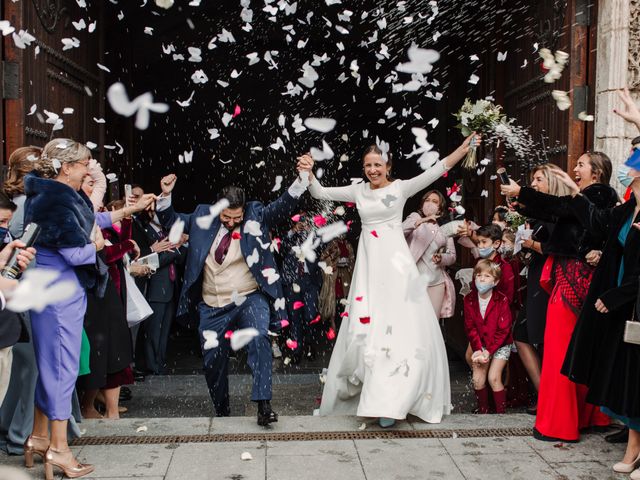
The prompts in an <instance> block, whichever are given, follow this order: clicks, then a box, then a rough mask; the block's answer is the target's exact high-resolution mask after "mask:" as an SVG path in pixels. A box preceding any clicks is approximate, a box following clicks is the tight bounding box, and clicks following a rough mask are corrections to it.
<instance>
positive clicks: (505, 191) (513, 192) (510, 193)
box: [500, 178, 520, 198]
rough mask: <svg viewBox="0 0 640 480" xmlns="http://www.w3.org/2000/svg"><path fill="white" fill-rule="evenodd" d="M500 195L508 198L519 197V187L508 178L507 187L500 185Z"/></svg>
mask: <svg viewBox="0 0 640 480" xmlns="http://www.w3.org/2000/svg"><path fill="white" fill-rule="evenodd" d="M500 193H501V194H502V195H505V196H507V197H509V198H515V197H517V196H518V195H520V185H518V183H517V182H515V181H514V180H513V179H512V178H510V179H509V185H500Z"/></svg>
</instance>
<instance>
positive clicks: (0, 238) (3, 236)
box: [0, 227, 9, 244]
mask: <svg viewBox="0 0 640 480" xmlns="http://www.w3.org/2000/svg"><path fill="white" fill-rule="evenodd" d="M7 233H9V229H8V228H5V227H0V244H2V243H6V241H7Z"/></svg>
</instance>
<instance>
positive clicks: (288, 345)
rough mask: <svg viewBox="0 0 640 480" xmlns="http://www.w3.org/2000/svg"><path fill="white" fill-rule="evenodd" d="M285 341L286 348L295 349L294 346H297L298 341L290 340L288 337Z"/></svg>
mask: <svg viewBox="0 0 640 480" xmlns="http://www.w3.org/2000/svg"><path fill="white" fill-rule="evenodd" d="M285 343H286V344H287V348H289V349H291V350H295V349H296V348H298V342H296V341H295V340H291V339H290V338H287V341H286V342H285Z"/></svg>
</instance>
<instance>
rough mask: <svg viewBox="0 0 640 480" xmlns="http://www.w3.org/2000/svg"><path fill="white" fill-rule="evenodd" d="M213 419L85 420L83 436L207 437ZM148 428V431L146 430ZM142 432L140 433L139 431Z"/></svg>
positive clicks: (82, 429) (82, 427)
mask: <svg viewBox="0 0 640 480" xmlns="http://www.w3.org/2000/svg"><path fill="white" fill-rule="evenodd" d="M211 421H212V419H211V418H209V417H198V418H121V419H119V420H107V419H102V420H88V419H87V420H83V421H82V423H81V424H80V430H81V431H82V432H83V436H88V437H102V436H105V437H106V436H119V437H120V436H126V437H130V436H134V437H136V436H145V435H147V436H148V435H206V434H208V433H209V430H210V428H211ZM144 427H146V430H145V428H144ZM139 428H142V431H140V432H138V429H139Z"/></svg>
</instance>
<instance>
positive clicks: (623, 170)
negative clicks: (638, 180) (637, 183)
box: [617, 165, 633, 187]
mask: <svg viewBox="0 0 640 480" xmlns="http://www.w3.org/2000/svg"><path fill="white" fill-rule="evenodd" d="M629 170H631V169H630V168H629V167H627V166H626V165H618V171H617V176H618V181H619V182H620V183H621V184H622V186H624V187H628V186H629V185H631V183H632V182H633V177H630V176H629Z"/></svg>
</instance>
